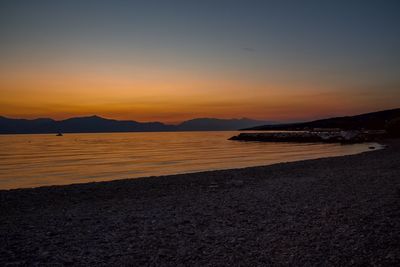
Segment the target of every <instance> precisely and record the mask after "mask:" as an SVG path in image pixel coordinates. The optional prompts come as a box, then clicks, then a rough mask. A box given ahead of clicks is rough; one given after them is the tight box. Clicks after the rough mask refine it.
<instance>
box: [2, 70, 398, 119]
mask: <svg viewBox="0 0 400 267" xmlns="http://www.w3.org/2000/svg"><path fill="white" fill-rule="evenodd" d="M148 71H149V70H147V69H144V70H142V71H141V72H139V71H137V70H136V72H133V71H129V69H127V70H124V71H121V72H118V73H115V72H113V71H109V72H105V73H103V72H100V71H96V70H94V71H92V72H90V71H87V70H86V71H84V70H79V69H78V70H71V69H69V70H63V71H60V70H59V69H58V70H57V69H55V70H52V69H40V68H38V69H36V70H32V69H27V70H23V69H19V70H18V71H15V70H14V71H12V69H11V70H6V69H3V71H2V72H1V74H0V91H1V99H0V115H3V116H9V117H19V118H38V117H51V118H55V119H65V118H69V117H75V116H88V115H94V114H96V115H99V116H103V117H107V118H114V119H126V120H137V121H162V122H166V123H178V122H181V121H183V120H187V119H192V118H198V117H214V118H241V117H248V118H253V119H260V120H261V119H264V120H275V121H287V120H304V119H313V118H321V117H325V116H332V115H347V114H356V113H362V112H367V111H373V110H376V109H379V105H381V104H382V105H383V104H386V105H387V104H390V103H388V101H387V99H384V100H382V101H381V103H379V101H378V100H377V99H373V98H365V97H363V95H358V93H357V91H344V90H337V89H335V88H333V87H332V86H331V87H328V86H326V85H324V83H322V82H318V83H316V82H314V83H305V82H303V83H292V82H286V83H284V82H277V81H274V80H273V79H270V80H268V79H248V78H246V77H232V76H229V75H225V76H224V75H220V76H219V77H218V76H215V75H212V74H208V73H203V74H199V73H191V72H185V71H182V72H179V71H168V70H164V71H163V70H152V71H149V72H148ZM132 73H134V74H132ZM321 92H322V93H321ZM355 99H358V100H360V101H358V102H357V105H355V104H354V100H355ZM371 100H373V101H371ZM338 104H340V105H338ZM393 106H395V103H393Z"/></svg>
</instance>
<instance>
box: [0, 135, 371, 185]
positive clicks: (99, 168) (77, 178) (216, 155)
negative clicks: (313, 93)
mask: <svg viewBox="0 0 400 267" xmlns="http://www.w3.org/2000/svg"><path fill="white" fill-rule="evenodd" d="M237 134H238V132H237V131H218V132H216V131H214V132H140V133H82V134H64V135H63V136H56V135H55V134H31V135H29V134H23V135H0V189H16V188H28V187H40V186H50V185H64V184H75V183H87V182H95V181H109V180H116V179H125V178H138V177H149V176H160V175H168V174H179V173H192V172H201V171H210V170H220V169H233V168H243V167H250V166H259V165H270V164H274V163H281V162H290V161H298V160H306V159H316V158H323V157H334V156H342V155H350V154H357V153H361V152H364V151H367V150H369V148H370V147H371V146H373V147H375V148H377V149H378V148H379V144H375V143H364V144H351V145H341V144H316V143H315V144H308V143H306V144H305V143H301V144H300V143H281V142H280V143H265V142H239V141H230V140H228V138H229V137H231V136H234V135H237Z"/></svg>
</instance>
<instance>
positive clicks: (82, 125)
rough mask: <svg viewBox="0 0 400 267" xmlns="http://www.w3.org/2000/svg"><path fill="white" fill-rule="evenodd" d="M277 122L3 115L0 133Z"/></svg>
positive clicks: (223, 126)
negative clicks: (180, 121)
mask: <svg viewBox="0 0 400 267" xmlns="http://www.w3.org/2000/svg"><path fill="white" fill-rule="evenodd" d="M271 123H273V122H268V121H260V120H252V119H247V118H242V119H215V118H198V119H193V120H188V121H184V122H182V123H180V124H178V125H170V124H164V123H161V122H137V121H132V120H113V119H106V118H102V117H99V116H89V117H78V118H70V119H66V120H59V121H57V120H53V119H48V118H44V119H43V118H42V119H32V120H28V119H12V118H6V117H2V116H0V134H44V133H100V132H103V133H105V132H171V131H229V130H238V129H240V128H247V127H254V126H257V125H262V124H271Z"/></svg>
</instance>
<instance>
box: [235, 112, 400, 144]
mask: <svg viewBox="0 0 400 267" xmlns="http://www.w3.org/2000/svg"><path fill="white" fill-rule="evenodd" d="M399 120H400V109H391V110H384V111H378V112H372V113H366V114H361V115H356V116H351V117H336V118H330V119H324V120H316V121H310V122H302V123H291V124H277V125H263V126H257V127H253V128H248V129H244V131H245V130H252V131H260V132H256V133H254V132H250V133H240V134H239V135H236V136H232V137H231V138H229V140H234V141H258V142H305V143H309V142H323V143H362V142H370V141H375V140H378V139H382V138H385V137H387V136H398V132H399ZM261 131H264V132H261Z"/></svg>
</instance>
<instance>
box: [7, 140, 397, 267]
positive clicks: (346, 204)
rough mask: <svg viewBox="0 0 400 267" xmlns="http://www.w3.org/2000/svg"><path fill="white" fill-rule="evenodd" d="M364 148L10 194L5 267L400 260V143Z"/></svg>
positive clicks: (337, 263) (381, 262)
mask: <svg viewBox="0 0 400 267" xmlns="http://www.w3.org/2000/svg"><path fill="white" fill-rule="evenodd" d="M386 144H387V145H388V147H387V148H386V149H384V150H377V151H371V152H366V153H362V154H359V155H352V156H344V157H334V158H326V159H317V160H307V161H299V162H292V163H282V164H275V165H271V166H263V167H251V168H244V169H236V170H223V171H212V172H203V173H194V174H182V175H173V176H163V177H152V178H143V179H130V180H119V181H111V182H101V183H90V184H79V185H70V186H51V187H42V188H36V189H21V190H10V191H0V201H1V202H0V218H1V220H0V265H7V264H14V265H30V266H32V265H33V266H34V265H40V266H42V265H77V266H79V265H107V266H110V265H114V266H120V265H133V266H148V265H150V266H179V265H180V266H265V265H302V266H310V265H318V266H319V265H334V266H342V265H378V266H379V265H380V266H388V265H396V264H400V141H398V140H397V141H386Z"/></svg>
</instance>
